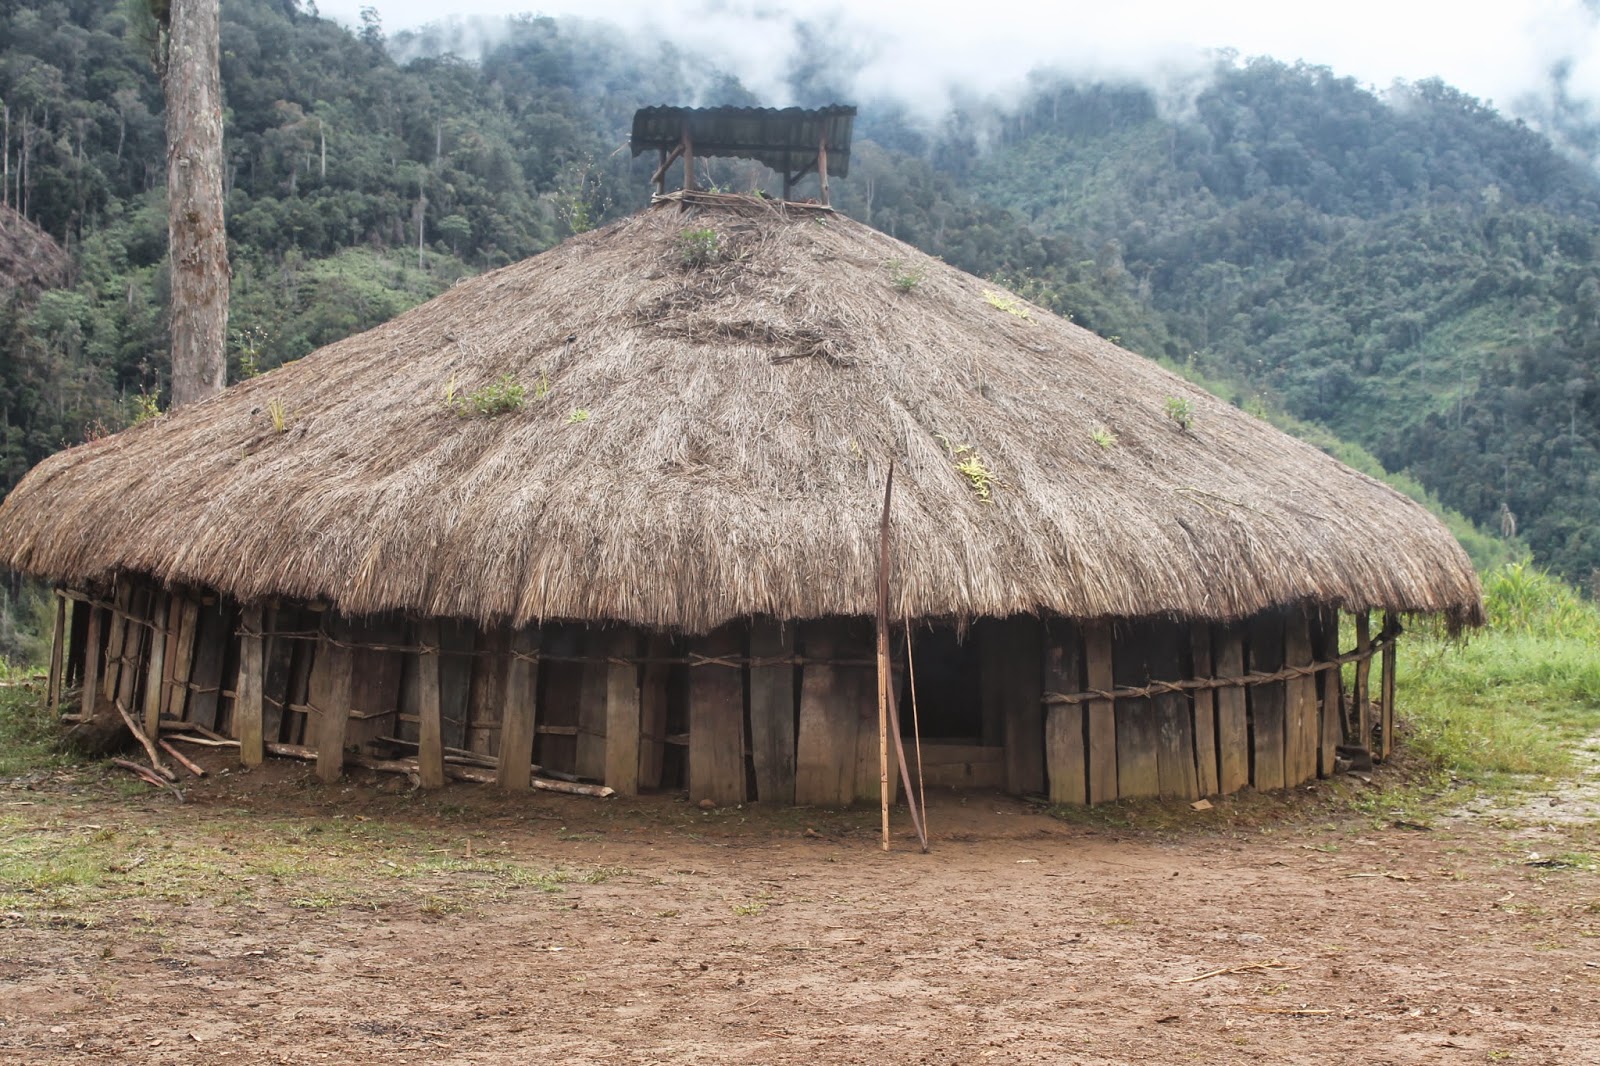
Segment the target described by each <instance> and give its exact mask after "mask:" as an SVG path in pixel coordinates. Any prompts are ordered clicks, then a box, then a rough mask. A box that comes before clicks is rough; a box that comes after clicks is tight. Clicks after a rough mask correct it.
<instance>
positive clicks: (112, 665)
mask: <svg viewBox="0 0 1600 1066" xmlns="http://www.w3.org/2000/svg"><path fill="white" fill-rule="evenodd" d="M132 599H133V586H132V585H131V584H129V583H128V582H127V581H122V580H119V581H117V582H116V586H115V589H114V591H113V594H112V597H111V602H112V604H113V605H114V606H113V608H112V610H111V617H110V618H109V619H108V624H107V626H106V658H105V665H104V667H103V668H102V670H101V671H100V684H101V687H102V688H103V690H104V692H105V697H106V699H107V701H110V700H114V699H116V696H117V679H118V677H119V676H120V675H121V672H122V638H123V635H124V633H125V632H126V630H127V625H128V604H129V602H130V601H131V600H132Z"/></svg>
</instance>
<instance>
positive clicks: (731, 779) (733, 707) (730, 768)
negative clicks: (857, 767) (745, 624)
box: [689, 623, 855, 805]
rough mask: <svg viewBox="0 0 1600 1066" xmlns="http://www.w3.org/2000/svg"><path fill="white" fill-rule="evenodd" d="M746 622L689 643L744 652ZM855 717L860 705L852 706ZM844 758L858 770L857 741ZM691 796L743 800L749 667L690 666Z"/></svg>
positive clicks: (704, 651)
mask: <svg viewBox="0 0 1600 1066" xmlns="http://www.w3.org/2000/svg"><path fill="white" fill-rule="evenodd" d="M744 649H745V641H744V633H743V632H742V627H741V626H740V625H739V624H738V623H729V624H727V625H724V626H721V627H719V628H717V629H714V630H712V631H711V632H710V633H708V634H706V635H705V636H703V637H698V638H695V639H694V640H691V641H690V643H689V650H690V651H691V652H699V653H700V654H701V655H705V656H708V657H711V658H718V657H721V656H729V657H738V656H741V655H743V654H744ZM848 710H849V713H850V714H851V716H852V717H853V716H854V715H855V708H854V707H850V708H849V709H848ZM851 740H852V743H851V746H850V749H849V750H850V756H849V757H847V758H845V759H843V760H842V762H843V764H844V766H845V768H846V770H847V772H853V770H854V764H855V760H854V754H855V745H854V743H853V741H854V737H853V736H852V738H851ZM689 798H690V799H693V800H696V801H700V800H710V801H711V802H712V803H716V804H724V805H726V804H733V803H743V802H744V800H745V795H744V670H743V668H742V667H740V666H716V665H711V664H702V665H699V666H695V667H692V668H691V669H690V671H689Z"/></svg>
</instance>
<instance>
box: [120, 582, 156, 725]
mask: <svg viewBox="0 0 1600 1066" xmlns="http://www.w3.org/2000/svg"><path fill="white" fill-rule="evenodd" d="M152 596H153V593H152V591H151V590H150V589H148V588H136V589H134V590H133V594H132V595H131V596H129V597H128V618H127V621H126V622H125V623H124V624H123V629H122V654H121V664H120V669H119V670H118V673H117V688H116V694H115V697H114V698H115V699H116V701H117V706H119V707H121V708H122V709H123V710H124V711H127V712H128V717H130V718H132V717H133V716H134V715H135V714H136V713H138V712H139V710H140V708H139V707H138V706H136V705H135V704H134V699H133V696H134V692H135V691H136V690H137V688H138V682H139V672H140V670H139V668H140V667H141V666H143V665H144V661H143V658H142V656H141V655H140V652H141V650H142V649H143V648H144V644H145V641H146V640H147V639H148V635H149V631H148V630H147V629H146V628H145V627H144V626H142V625H140V624H139V623H141V622H143V621H144V620H145V616H146V614H147V613H148V611H149V610H150V600H151V598H152Z"/></svg>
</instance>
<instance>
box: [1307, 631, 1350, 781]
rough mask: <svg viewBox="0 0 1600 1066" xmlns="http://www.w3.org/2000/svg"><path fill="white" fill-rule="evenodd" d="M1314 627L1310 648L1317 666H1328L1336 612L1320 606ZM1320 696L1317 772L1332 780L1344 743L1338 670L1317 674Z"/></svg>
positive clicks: (1333, 654)
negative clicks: (1315, 636)
mask: <svg viewBox="0 0 1600 1066" xmlns="http://www.w3.org/2000/svg"><path fill="white" fill-rule="evenodd" d="M1319 623H1320V624H1319V625H1318V627H1317V640H1316V647H1315V648H1314V649H1313V650H1314V652H1315V654H1316V657H1317V661H1318V662H1319V663H1329V662H1332V661H1333V660H1335V659H1337V658H1338V657H1339V612H1338V610H1337V609H1336V608H1333V607H1324V608H1323V609H1322V612H1321V616H1320V618H1319ZM1317 690H1318V694H1319V697H1320V700H1319V706H1320V721H1321V725H1322V728H1321V730H1320V731H1319V735H1318V742H1317V772H1318V773H1320V774H1321V775H1322V776H1323V777H1332V776H1333V775H1334V773H1335V772H1336V770H1335V768H1334V760H1335V759H1336V758H1337V755H1338V749H1339V745H1341V744H1343V743H1344V678H1343V673H1342V671H1341V670H1340V669H1339V668H1338V667H1333V668H1331V669H1327V670H1323V671H1322V672H1321V673H1319V674H1317Z"/></svg>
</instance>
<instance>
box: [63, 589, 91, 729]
mask: <svg viewBox="0 0 1600 1066" xmlns="http://www.w3.org/2000/svg"><path fill="white" fill-rule="evenodd" d="M69 598H70V597H69ZM71 604H72V606H71V611H72V617H71V618H70V619H68V621H67V658H66V661H65V662H64V663H63V664H62V668H61V702H62V703H65V702H66V700H67V690H68V689H70V688H72V686H73V685H74V684H78V685H81V684H83V647H84V645H85V644H86V643H87V641H86V639H85V638H86V637H87V636H88V634H89V611H90V608H89V605H88V604H87V603H84V602H83V601H82V600H79V599H72V600H71Z"/></svg>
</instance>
